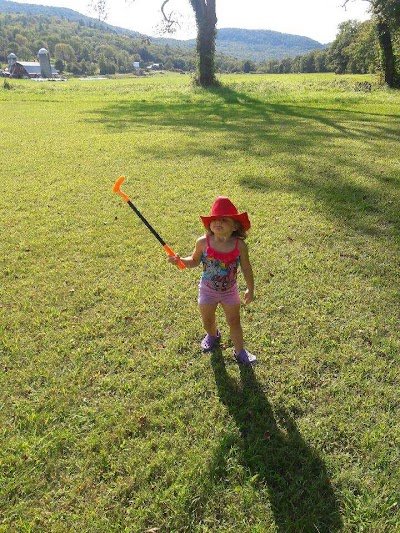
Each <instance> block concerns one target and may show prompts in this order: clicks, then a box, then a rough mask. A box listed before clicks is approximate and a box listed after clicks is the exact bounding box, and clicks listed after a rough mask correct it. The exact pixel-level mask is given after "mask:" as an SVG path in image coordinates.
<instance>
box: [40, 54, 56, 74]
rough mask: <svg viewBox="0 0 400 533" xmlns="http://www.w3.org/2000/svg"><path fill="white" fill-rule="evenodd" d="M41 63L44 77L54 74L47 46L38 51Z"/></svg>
mask: <svg viewBox="0 0 400 533" xmlns="http://www.w3.org/2000/svg"><path fill="white" fill-rule="evenodd" d="M38 59H39V63H40V74H41V76H42V78H51V77H52V76H53V74H52V72H51V65H50V54H49V52H48V51H47V50H46V48H41V49H40V50H39V52H38Z"/></svg>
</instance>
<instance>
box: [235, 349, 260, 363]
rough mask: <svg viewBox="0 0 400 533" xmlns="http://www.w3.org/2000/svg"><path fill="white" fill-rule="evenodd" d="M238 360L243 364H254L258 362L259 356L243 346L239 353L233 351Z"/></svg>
mask: <svg viewBox="0 0 400 533" xmlns="http://www.w3.org/2000/svg"><path fill="white" fill-rule="evenodd" d="M233 355H234V356H235V357H236V361H237V362H238V363H241V364H242V365H254V364H255V363H256V362H257V357H256V356H255V355H253V354H252V353H250V352H248V351H247V350H245V349H244V348H243V350H241V351H240V352H239V353H236V352H235V350H234V351H233Z"/></svg>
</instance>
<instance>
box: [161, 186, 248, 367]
mask: <svg viewBox="0 0 400 533" xmlns="http://www.w3.org/2000/svg"><path fill="white" fill-rule="evenodd" d="M200 218H201V220H202V221H203V224H204V226H205V228H206V230H207V233H206V235H204V236H203V237H200V238H199V239H197V241H196V246H195V249H194V251H193V253H192V255H191V256H189V257H184V258H180V257H179V255H176V256H174V257H169V258H168V261H169V262H170V263H172V264H176V263H177V261H178V260H179V259H180V260H181V261H182V262H183V263H184V264H185V266H186V267H188V268H194V267H197V266H198V265H199V264H200V263H202V264H203V275H202V277H201V280H200V284H199V298H198V303H199V310H200V314H201V318H202V321H203V325H204V329H205V330H206V332H207V334H206V336H205V337H204V339H203V340H202V341H201V347H202V348H203V350H204V351H210V350H212V349H213V348H214V347H215V346H217V345H218V343H219V342H220V340H221V333H220V332H219V330H218V329H217V325H216V320H215V312H216V309H217V305H218V304H221V305H222V308H223V310H224V312H225V316H226V321H227V323H228V326H229V330H230V335H231V339H232V342H233V345H234V355H235V357H236V360H237V361H238V363H243V364H247V365H249V364H253V363H255V362H256V357H255V356H254V355H253V354H251V353H250V352H248V351H247V350H246V349H245V348H244V345H243V331H242V326H241V324H240V296H239V289H238V285H237V281H236V275H237V270H238V266H239V264H240V268H241V271H242V273H243V276H244V279H245V281H246V286H247V290H246V292H245V294H244V301H245V303H246V304H249V303H250V302H251V301H252V300H253V299H254V277H253V270H252V268H251V264H250V260H249V254H248V250H247V246H246V244H245V242H244V239H245V238H246V231H247V230H248V229H249V228H250V220H249V218H248V216H247V213H238V210H237V209H236V207H235V206H234V204H233V203H232V202H231V201H230V200H229V198H226V197H225V196H219V197H218V198H217V199H216V200H215V202H214V204H213V206H212V208H211V214H210V216H208V217H207V216H201V217H200Z"/></svg>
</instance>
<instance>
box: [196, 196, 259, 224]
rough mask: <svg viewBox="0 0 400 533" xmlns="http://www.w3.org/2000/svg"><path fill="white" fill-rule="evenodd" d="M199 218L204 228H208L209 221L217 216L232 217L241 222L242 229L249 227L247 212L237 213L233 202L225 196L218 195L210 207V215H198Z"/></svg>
mask: <svg viewBox="0 0 400 533" xmlns="http://www.w3.org/2000/svg"><path fill="white" fill-rule="evenodd" d="M200 218H201V220H202V222H203V224H204V226H205V227H206V229H209V227H210V223H211V222H212V221H213V220H216V219H218V218H233V219H234V220H237V221H238V222H240V223H241V225H242V227H243V230H244V231H247V230H248V229H250V220H249V217H248V216H247V213H246V212H245V213H238V210H237V209H236V207H235V206H234V204H233V203H232V202H231V201H230V200H229V198H227V197H226V196H218V198H217V199H216V200H215V202H214V203H213V205H212V207H211V213H210V216H209V217H203V216H201V215H200Z"/></svg>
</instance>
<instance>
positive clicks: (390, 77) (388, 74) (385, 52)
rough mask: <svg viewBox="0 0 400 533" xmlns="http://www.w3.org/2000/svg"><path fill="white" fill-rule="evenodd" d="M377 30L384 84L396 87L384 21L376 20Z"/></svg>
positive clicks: (394, 69)
mask: <svg viewBox="0 0 400 533" xmlns="http://www.w3.org/2000/svg"><path fill="white" fill-rule="evenodd" d="M377 30H378V39H379V47H380V49H381V54H380V55H381V62H382V69H383V73H384V79H385V83H387V84H388V86H389V87H397V86H398V80H397V79H396V66H395V59H394V54H393V46H392V37H391V34H390V29H389V26H388V25H387V23H386V22H385V21H383V20H378V24H377Z"/></svg>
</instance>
